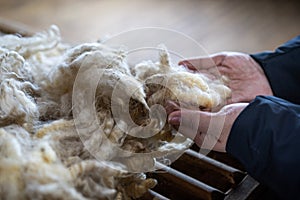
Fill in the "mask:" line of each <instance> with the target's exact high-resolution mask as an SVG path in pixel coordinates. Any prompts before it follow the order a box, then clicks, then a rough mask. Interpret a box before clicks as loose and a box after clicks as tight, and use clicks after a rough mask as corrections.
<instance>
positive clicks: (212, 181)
mask: <svg viewBox="0 0 300 200" xmlns="http://www.w3.org/2000/svg"><path fill="white" fill-rule="evenodd" d="M171 166H172V167H173V168H174V169H176V170H178V171H181V172H183V173H185V174H187V175H189V176H191V177H193V178H195V179H197V180H200V181H202V182H204V183H206V184H208V185H211V186H213V187H215V188H217V189H219V190H221V191H223V192H225V193H226V192H227V191H228V190H229V189H230V188H232V187H235V186H236V185H237V184H239V183H240V182H241V180H242V179H243V178H244V177H245V175H246V174H245V173H244V172H242V171H240V170H238V169H235V168H232V167H230V166H228V165H226V164H224V163H221V162H218V161H216V160H214V159H211V158H209V157H207V156H204V155H202V154H200V153H198V152H195V151H193V150H187V151H186V152H185V153H184V154H183V155H182V156H181V157H180V158H179V159H178V160H176V161H175V162H174V163H173V164H172V165H171Z"/></svg>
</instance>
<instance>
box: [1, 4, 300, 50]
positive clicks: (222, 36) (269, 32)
mask: <svg viewBox="0 0 300 200" xmlns="http://www.w3.org/2000/svg"><path fill="white" fill-rule="evenodd" d="M299 2H300V1H298V2H297V1H291V0H290V1H283V0H282V1H263V0H262V1H233V0H216V1H210V0H198V1H197V0H185V1H172V0H151V1H146V0H132V1H122V0H119V1H116V0H112V1H108V0H103V1H101V0H85V1H80V0H64V1H62V0H61V1H60V0H44V1H41V0H9V1H8V0H0V23H1V24H2V25H3V24H10V25H12V26H18V27H21V28H24V29H27V30H30V31H41V30H44V29H46V28H48V27H49V26H50V25H51V24H56V25H58V26H59V28H60V29H61V33H62V37H63V40H64V41H66V42H69V43H72V44H77V43H82V42H93V41H96V40H98V39H101V38H105V37H106V36H109V35H112V34H117V33H119V32H122V31H125V30H128V29H132V28H138V27H145V26H156V27H164V28H171V29H174V30H177V31H180V32H183V33H185V34H187V35H189V36H191V37H192V38H194V39H195V40H196V41H198V42H199V43H200V44H202V45H203V46H204V47H205V49H206V50H207V51H208V52H209V53H215V52H219V51H242V52H247V53H253V52H258V51H262V50H272V49H274V48H275V47H276V46H278V45H279V44H281V43H283V42H285V41H287V40H288V39H290V38H292V37H294V36H296V35H298V34H300V12H299V11H300V3H299ZM177 42H178V44H179V45H180V41H177Z"/></svg>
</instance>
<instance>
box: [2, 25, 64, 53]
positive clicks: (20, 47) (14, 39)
mask: <svg viewBox="0 0 300 200" xmlns="http://www.w3.org/2000/svg"><path fill="white" fill-rule="evenodd" d="M59 36H60V33H59V29H58V27H57V26H54V25H53V26H51V27H50V28H49V29H48V30H47V31H45V32H43V33H37V34H35V35H34V36H33V37H28V38H22V37H19V36H17V35H4V36H1V37H0V44H1V47H3V48H7V49H9V50H13V51H16V52H18V53H19V54H21V55H22V56H24V57H29V56H30V55H32V54H35V53H37V52H39V51H44V50H48V49H51V48H53V47H55V46H56V45H57V44H58V43H59V42H60V37H59Z"/></svg>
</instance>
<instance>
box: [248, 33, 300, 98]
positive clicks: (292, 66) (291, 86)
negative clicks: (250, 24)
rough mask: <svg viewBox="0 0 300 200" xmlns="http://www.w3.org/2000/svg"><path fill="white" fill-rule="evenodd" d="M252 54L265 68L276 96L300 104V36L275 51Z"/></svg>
mask: <svg viewBox="0 0 300 200" xmlns="http://www.w3.org/2000/svg"><path fill="white" fill-rule="evenodd" d="M251 56H252V58H254V59H255V60H256V61H257V62H258V63H259V64H260V65H261V67H262V68H263V70H264V72H265V74H266V76H267V78H268V80H269V82H270V85H271V88H272V90H273V93H274V95H275V96H277V97H280V98H283V99H286V100H288V101H290V102H293V103H296V104H300V92H299V88H300V36H297V37H295V38H293V39H292V40H290V41H288V42H286V43H285V44H283V45H282V46H280V47H279V48H277V49H276V50H275V51H274V52H263V53H257V54H252V55H251Z"/></svg>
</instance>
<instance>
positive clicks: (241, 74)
mask: <svg viewBox="0 0 300 200" xmlns="http://www.w3.org/2000/svg"><path fill="white" fill-rule="evenodd" d="M179 65H184V66H186V67H188V68H189V69H191V70H196V71H199V72H203V71H206V72H209V71H211V72H212V71H217V70H216V69H218V71H219V72H220V74H221V75H223V76H225V77H227V78H228V80H227V81H225V84H226V85H227V86H228V87H229V88H230V89H231V92H232V94H231V98H230V99H228V101H227V104H231V103H238V102H250V101H251V100H253V99H254V98H255V97H256V96H258V95H273V92H272V89H271V87H270V84H269V81H268V80H267V78H266V75H265V74H264V71H263V70H262V68H261V67H260V65H259V64H258V63H257V62H256V61H255V60H254V59H253V58H251V56H249V55H248V54H244V53H237V52H224V53H218V54H214V55H211V56H209V57H203V58H193V59H187V60H183V61H180V62H179ZM215 66H217V67H215Z"/></svg>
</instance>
